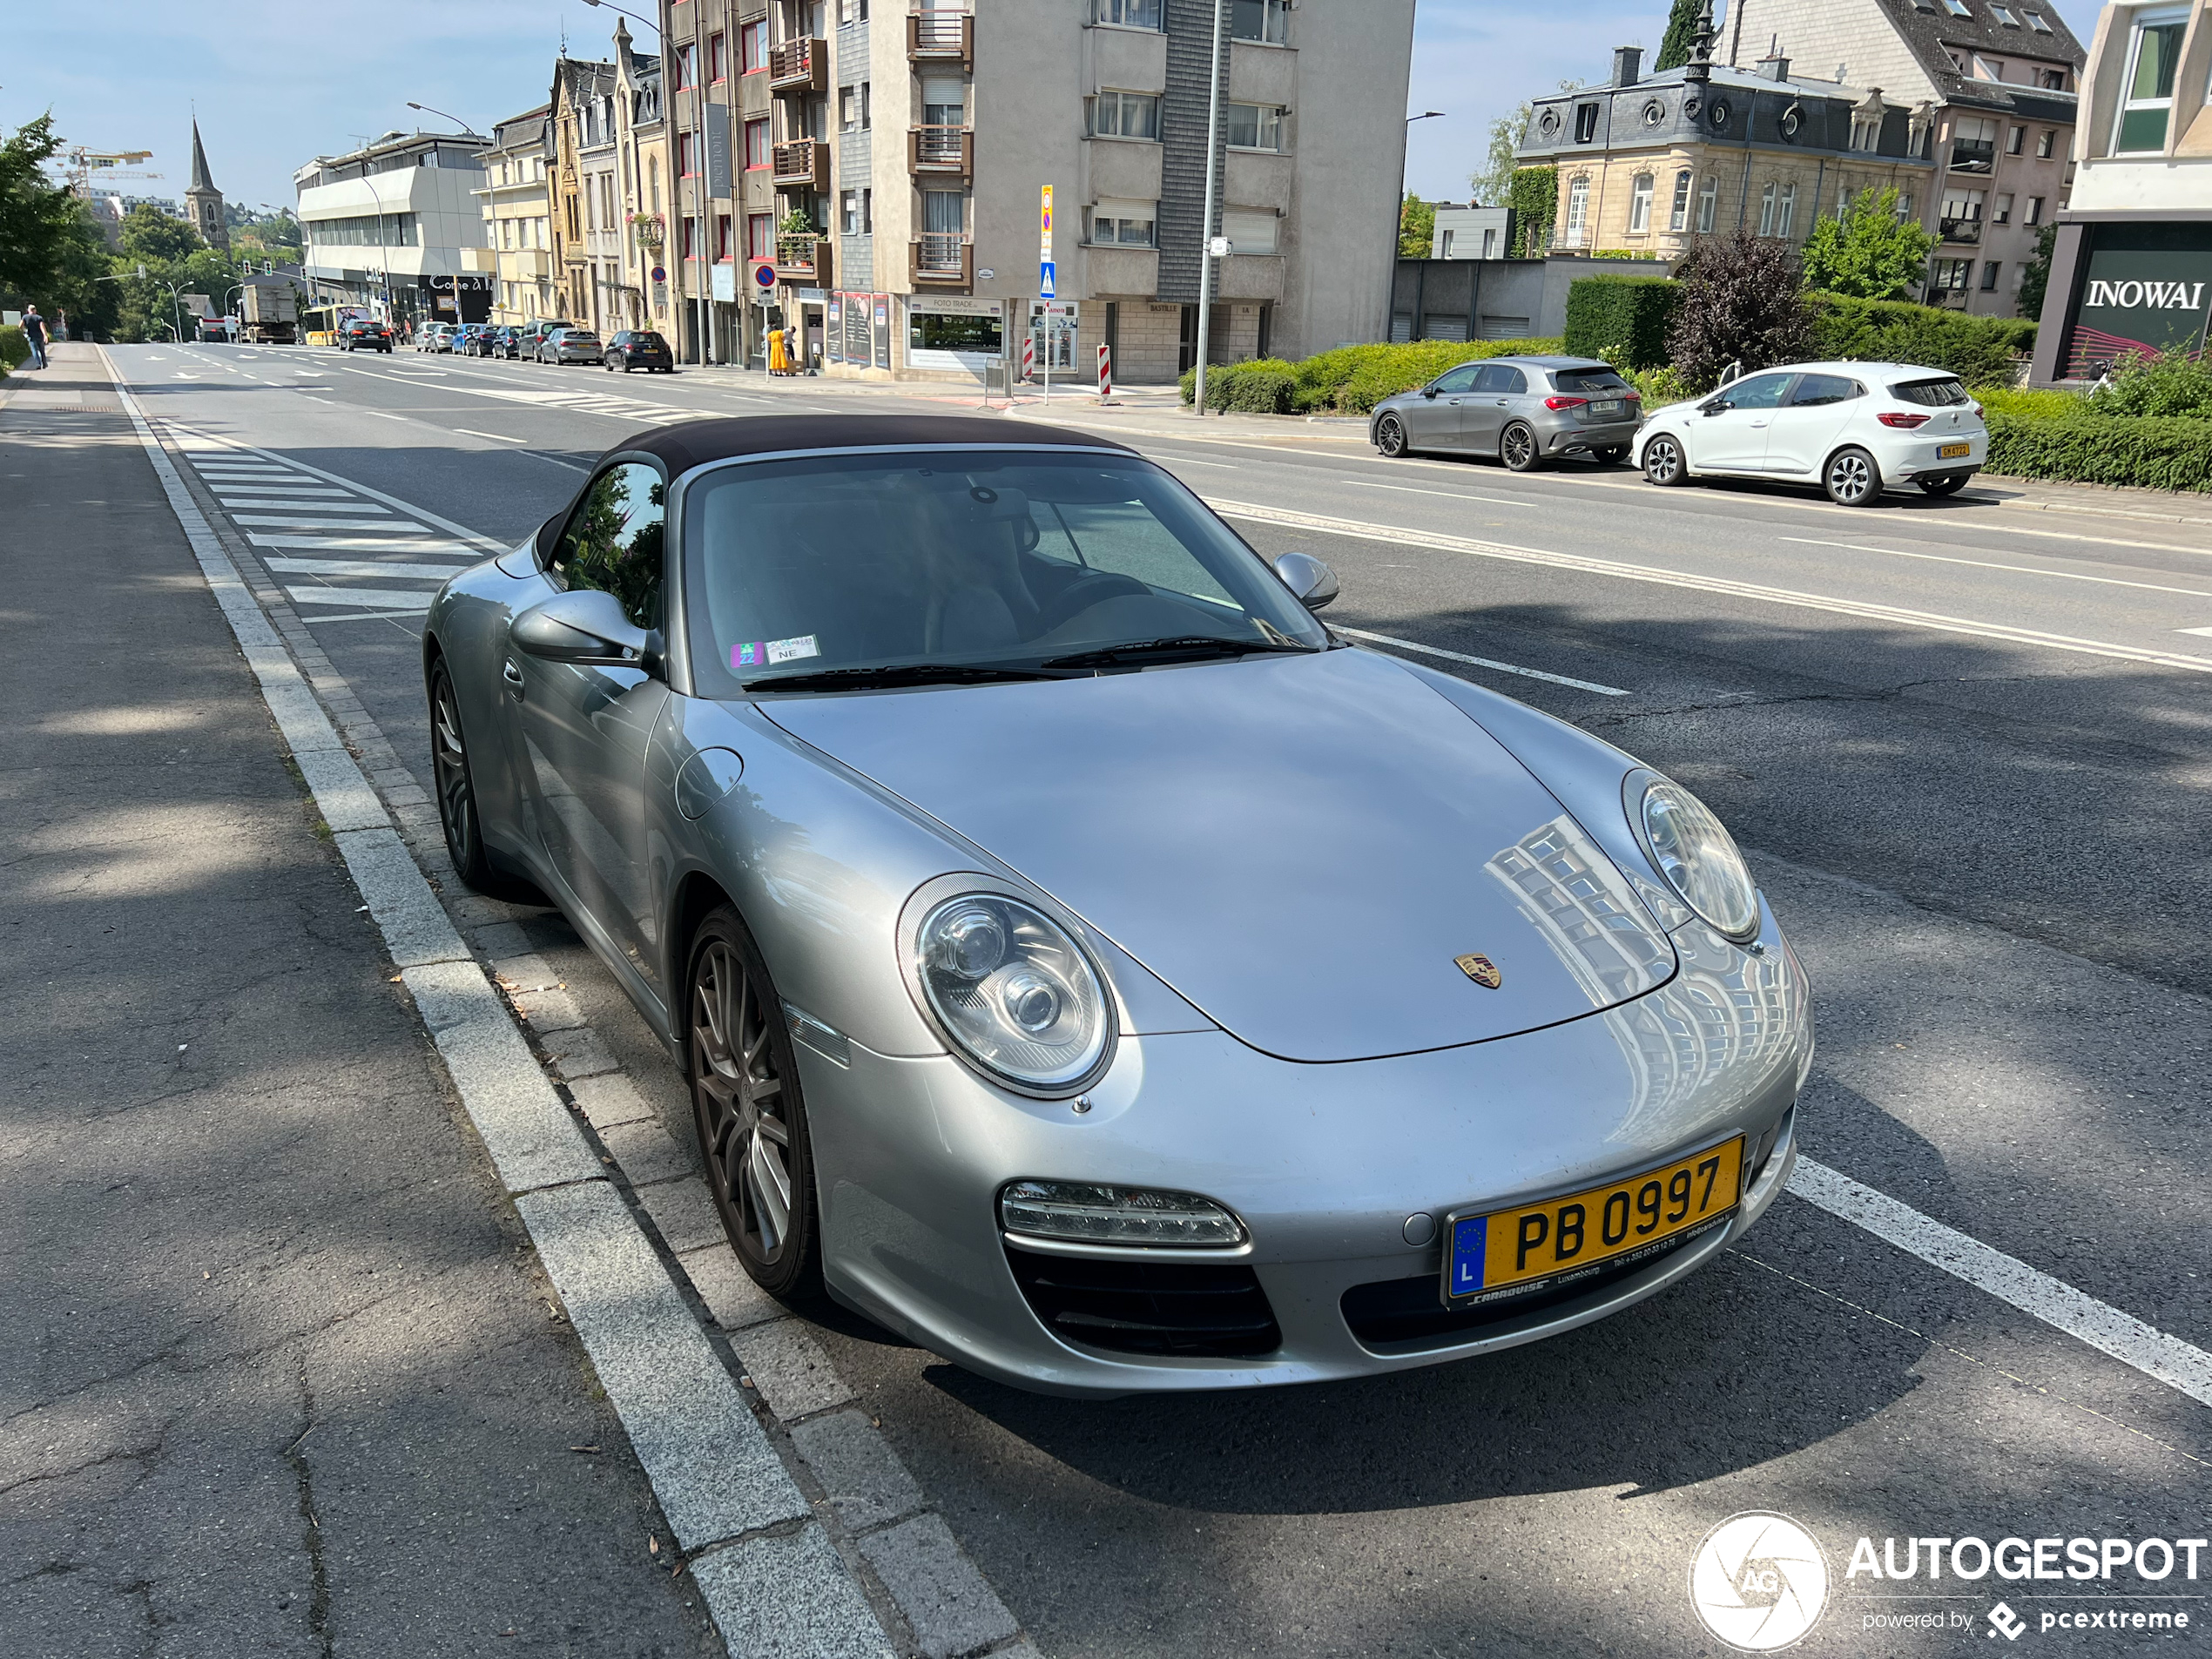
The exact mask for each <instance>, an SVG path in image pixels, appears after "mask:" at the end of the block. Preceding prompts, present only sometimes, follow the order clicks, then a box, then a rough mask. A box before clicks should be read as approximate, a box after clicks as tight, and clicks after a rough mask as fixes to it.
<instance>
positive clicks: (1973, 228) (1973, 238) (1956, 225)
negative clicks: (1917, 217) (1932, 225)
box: [1938, 219, 1981, 246]
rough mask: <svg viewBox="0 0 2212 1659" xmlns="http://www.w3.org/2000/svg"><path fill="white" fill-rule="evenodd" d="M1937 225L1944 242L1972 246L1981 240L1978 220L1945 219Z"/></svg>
mask: <svg viewBox="0 0 2212 1659" xmlns="http://www.w3.org/2000/svg"><path fill="white" fill-rule="evenodd" d="M1938 223H1939V226H1940V228H1941V231H1942V234H1943V239H1944V240H1945V241H1946V242H1964V243H1966V244H1967V245H1968V246H1973V245H1975V244H1978V243H1979V241H1980V240H1981V221H1980V220H1979V219H1942V220H1939V221H1938Z"/></svg>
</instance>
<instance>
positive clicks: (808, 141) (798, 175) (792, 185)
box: [772, 138, 829, 190]
mask: <svg viewBox="0 0 2212 1659" xmlns="http://www.w3.org/2000/svg"><path fill="white" fill-rule="evenodd" d="M772 159H773V161H774V164H775V165H774V173H775V179H776V187H777V188H778V189H779V190H827V189H828V188H829V145H827V144H826V143H824V142H823V141H822V140H821V139H819V138H800V139H799V140H798V141H797V142H795V143H792V144H779V145H777V146H776V148H775V151H774V153H773V157H772Z"/></svg>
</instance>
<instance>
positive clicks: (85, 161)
mask: <svg viewBox="0 0 2212 1659" xmlns="http://www.w3.org/2000/svg"><path fill="white" fill-rule="evenodd" d="M63 158H64V161H65V162H66V163H67V171H68V173H69V180H70V188H71V190H73V191H75V192H77V194H78V195H79V196H80V197H82V198H84V199H85V200H87V201H90V200H91V197H92V179H93V175H94V174H96V173H97V174H98V176H99V180H100V182H101V183H102V184H105V183H106V182H107V181H108V180H109V179H158V178H160V177H161V176H162V175H161V174H159V173H158V172H136V171H133V169H135V168H136V167H137V166H138V163H139V162H141V161H151V160H152V158H153V152H152V151H151V150H95V149H92V148H91V147H90V146H89V145H82V144H80V145H73V146H72V147H71V148H70V149H69V150H67V151H65V152H63Z"/></svg>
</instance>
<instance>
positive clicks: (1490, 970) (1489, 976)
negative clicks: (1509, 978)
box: [1452, 952, 1506, 991]
mask: <svg viewBox="0 0 2212 1659" xmlns="http://www.w3.org/2000/svg"><path fill="white" fill-rule="evenodd" d="M1452 960H1453V961H1455V962H1457V963H1458V964H1459V965H1460V972H1461V973H1462V974H1466V975H1467V977H1468V978H1469V979H1471V980H1473V981H1474V982H1475V983H1476V984H1477V985H1480V987H1481V988H1483V989H1484V990H1486V991H1494V990H1496V989H1497V988H1498V987H1500V986H1501V985H1503V984H1504V983H1505V982H1506V976H1505V975H1504V974H1501V973H1500V972H1499V971H1498V965H1497V963H1495V962H1494V961H1491V960H1490V959H1489V958H1488V957H1487V956H1478V955H1475V954H1473V953H1472V952H1470V953H1469V954H1467V955H1465V956H1454V957H1453V959H1452Z"/></svg>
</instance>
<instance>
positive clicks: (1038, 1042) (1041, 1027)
mask: <svg viewBox="0 0 2212 1659" xmlns="http://www.w3.org/2000/svg"><path fill="white" fill-rule="evenodd" d="M915 945H916V949H915V955H916V957H917V963H916V966H917V968H918V969H919V976H920V978H921V989H922V995H924V996H926V997H927V999H928V1001H929V1009H930V1012H931V1013H933V1014H934V1015H936V1016H937V1022H938V1023H939V1024H940V1025H941V1026H942V1027H943V1028H944V1031H945V1034H946V1035H948V1036H949V1037H950V1038H951V1039H952V1040H953V1041H954V1042H955V1043H957V1044H959V1045H960V1047H961V1049H963V1050H965V1051H966V1052H967V1054H968V1056H969V1057H970V1058H971V1059H973V1060H974V1061H975V1062H977V1063H979V1064H980V1065H981V1066H982V1067H983V1068H984V1069H987V1070H989V1071H993V1072H996V1073H997V1074H998V1075H999V1076H1002V1077H1004V1078H1006V1079H1007V1080H1008V1082H1013V1083H1015V1084H1017V1085H1020V1086H1022V1087H1025V1088H1029V1089H1060V1088H1066V1087H1072V1086H1074V1085H1075V1084H1076V1083H1078V1082H1082V1080H1084V1079H1086V1078H1088V1077H1089V1075H1090V1073H1091V1071H1092V1070H1093V1069H1095V1068H1096V1066H1097V1064H1098V1062H1099V1060H1100V1059H1101V1058H1102V1057H1103V1055H1104V1054H1105V1052H1106V1044H1107V1038H1108V1035H1109V1031H1108V1027H1107V1013H1106V1008H1107V1003H1106V992H1105V987H1104V986H1103V984H1101V983H1100V981H1099V977H1098V974H1097V970H1096V969H1095V968H1092V967H1091V965H1090V959H1089V957H1087V956H1085V955H1084V954H1083V953H1082V949H1081V948H1079V947H1078V946H1077V945H1076V941H1074V940H1072V939H1070V938H1069V936H1068V934H1067V933H1066V931H1065V930H1064V929H1062V927H1060V926H1059V925H1058V924H1057V923H1056V922H1055V921H1052V920H1051V919H1050V918H1049V917H1048V916H1046V915H1045V914H1043V913H1042V911H1040V910H1037V909H1036V908H1035V907H1032V906H1029V905H1026V904H1023V903H1022V901H1021V900H1018V899H1008V898H1003V897H1001V895H999V894H995V893H979V894H965V895H963V896H961V897H960V898H957V899H948V900H946V901H945V902H944V903H943V904H941V905H939V906H937V907H935V908H934V909H933V910H932V911H930V913H929V914H927V916H925V917H923V918H922V921H921V933H920V934H919V936H918V937H917V939H916V941H915Z"/></svg>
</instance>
